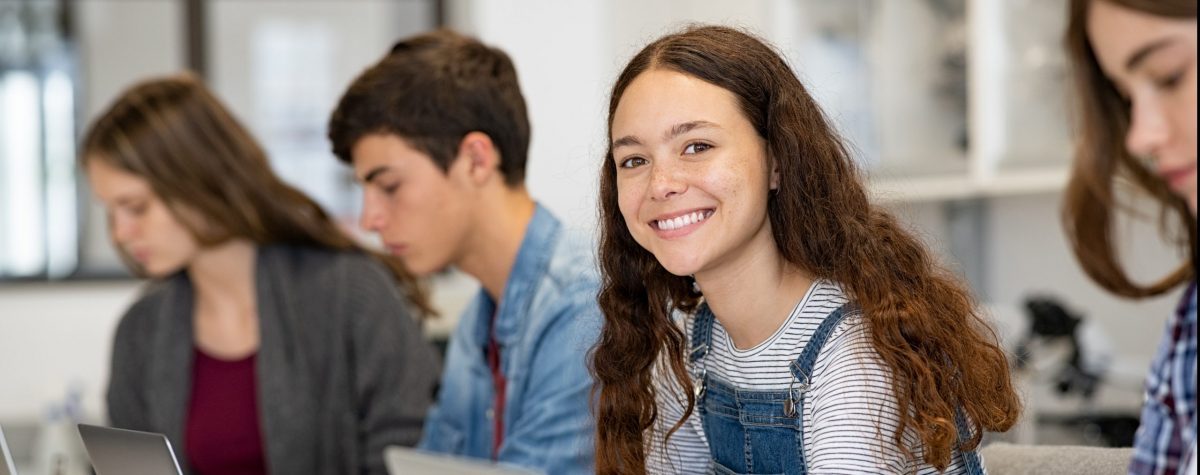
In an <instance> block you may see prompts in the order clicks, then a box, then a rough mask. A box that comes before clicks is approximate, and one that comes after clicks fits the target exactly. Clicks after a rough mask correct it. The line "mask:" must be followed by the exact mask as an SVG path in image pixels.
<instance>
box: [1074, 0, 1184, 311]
mask: <svg viewBox="0 0 1200 475" xmlns="http://www.w3.org/2000/svg"><path fill="white" fill-rule="evenodd" d="M1097 1H1107V2H1109V3H1112V4H1115V5H1119V6H1121V7H1124V8H1128V9H1131V10H1136V11H1139V12H1144V13H1149V14H1151V15H1156V16H1161V17H1167V18H1191V19H1192V20H1195V19H1196V0H1071V3H1070V6H1069V8H1070V11H1069V12H1068V18H1069V24H1068V26H1067V33H1066V47H1067V52H1068V55H1069V56H1070V60H1071V66H1072V76H1073V77H1074V86H1075V91H1076V93H1075V104H1074V110H1075V117H1074V118H1075V121H1076V124H1077V125H1076V128H1077V129H1078V133H1077V134H1076V136H1077V141H1076V149H1075V163H1074V166H1073V169H1072V172H1071V179H1070V182H1069V183H1068V185H1067V190H1066V195H1065V198H1064V200H1063V210H1062V219H1063V226H1064V228H1065V229H1066V235H1067V239H1068V241H1070V243H1071V248H1072V250H1074V252H1075V256H1076V257H1077V258H1078V259H1079V263H1080V265H1082V266H1083V269H1084V271H1085V272H1087V274H1088V276H1090V277H1091V278H1092V280H1094V281H1096V283H1097V284H1099V285H1100V286H1101V287H1103V288H1105V289H1106V290H1108V291H1110V292H1112V293H1114V294H1117V295H1121V296H1124V297H1131V298H1142V297H1149V296H1154V295H1160V294H1163V293H1165V292H1168V291H1170V290H1171V289H1173V288H1175V287H1176V286H1178V285H1180V284H1182V283H1185V282H1188V281H1190V280H1191V279H1193V278H1194V277H1195V275H1196V269H1195V267H1196V217H1195V216H1193V215H1192V212H1191V210H1190V208H1189V207H1188V204H1187V202H1186V201H1185V200H1184V199H1183V198H1181V197H1179V195H1176V194H1175V193H1173V192H1172V191H1171V189H1170V187H1169V186H1168V185H1167V184H1166V183H1165V182H1164V181H1163V180H1162V179H1161V178H1159V177H1158V175H1156V174H1155V173H1154V171H1153V170H1150V169H1149V168H1147V167H1146V165H1145V164H1143V163H1142V161H1141V160H1139V159H1137V158H1136V157H1134V156H1133V155H1132V154H1130V153H1129V151H1128V150H1127V149H1126V148H1125V142H1124V141H1125V137H1126V136H1127V135H1128V133H1129V125H1130V110H1129V109H1130V105H1129V103H1128V102H1127V101H1126V100H1125V99H1124V98H1123V97H1122V96H1121V94H1120V92H1119V91H1118V90H1117V88H1116V86H1115V85H1114V84H1113V83H1112V81H1111V80H1110V79H1109V78H1108V76H1107V75H1105V74H1104V70H1103V69H1101V67H1100V62H1099V61H1098V60H1097V59H1096V53H1095V51H1093V50H1092V45H1091V42H1090V41H1089V40H1088V32H1087V21H1088V13H1089V11H1090V7H1091V5H1092V4H1094V3H1095V2H1097ZM1122 181H1126V182H1129V183H1132V184H1133V185H1134V186H1136V187H1137V189H1140V190H1142V191H1144V192H1145V193H1147V194H1148V195H1149V196H1150V197H1151V198H1153V199H1154V200H1155V201H1157V202H1158V203H1159V205H1160V206H1161V211H1160V213H1159V229H1160V231H1161V232H1162V234H1163V236H1164V237H1165V238H1166V239H1167V240H1168V241H1170V242H1172V243H1173V244H1175V245H1177V246H1178V247H1179V248H1180V250H1181V251H1182V252H1183V253H1184V254H1186V255H1187V256H1188V257H1189V260H1188V261H1187V262H1185V263H1183V265H1181V266H1180V267H1179V268H1178V269H1176V270H1175V271H1174V272H1171V273H1170V274H1168V275H1166V276H1164V277H1162V278H1160V279H1158V280H1157V281H1154V282H1151V283H1149V284H1139V283H1136V282H1134V281H1133V280H1132V279H1131V278H1130V277H1129V274H1128V273H1127V272H1126V271H1125V268H1124V266H1123V265H1122V264H1121V262H1120V258H1119V257H1120V256H1119V255H1118V253H1117V249H1116V236H1115V234H1116V232H1115V229H1114V221H1115V218H1116V213H1117V212H1118V211H1119V210H1121V209H1122V208H1123V207H1125V205H1124V204H1123V203H1120V202H1119V200H1118V193H1119V190H1118V189H1117V185H1118V184H1120V183H1121V182H1122Z"/></svg>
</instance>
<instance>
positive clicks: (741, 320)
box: [695, 225, 813, 348]
mask: <svg viewBox="0 0 1200 475" xmlns="http://www.w3.org/2000/svg"><path fill="white" fill-rule="evenodd" d="M764 229H765V231H764V232H760V233H759V234H758V235H756V237H755V238H753V240H752V242H751V244H750V245H748V246H744V247H743V248H742V250H741V251H739V252H737V254H736V255H734V256H731V258H730V259H727V262H724V263H721V264H719V265H718V266H717V267H714V268H712V269H706V270H704V271H703V272H699V273H697V274H696V276H695V277H696V283H697V284H699V285H700V291H701V292H703V293H704V301H705V302H706V303H708V306H709V309H711V310H712V312H713V315H715V316H716V317H717V320H719V321H720V322H721V326H723V327H725V331H726V332H728V333H729V336H730V338H732V339H733V344H734V345H735V346H737V347H738V348H752V347H754V346H756V345H758V344H759V343H762V342H763V341H765V340H766V339H767V338H770V337H771V335H773V334H775V332H776V331H777V330H778V329H779V327H780V325H782V324H783V323H784V322H785V321H787V319H788V316H789V315H790V314H791V310H792V308H793V307H794V306H795V304H796V301H797V300H799V299H800V298H801V297H803V296H804V294H805V292H807V291H808V289H809V287H811V286H812V283H813V277H812V276H811V275H810V274H809V273H808V272H805V271H803V270H801V269H799V268H798V267H796V266H795V265H793V264H791V263H790V262H788V261H787V260H785V259H784V258H783V256H782V255H780V253H779V249H778V248H777V247H775V240H774V238H773V237H772V236H771V232H770V226H769V225H767V226H765V227H764Z"/></svg>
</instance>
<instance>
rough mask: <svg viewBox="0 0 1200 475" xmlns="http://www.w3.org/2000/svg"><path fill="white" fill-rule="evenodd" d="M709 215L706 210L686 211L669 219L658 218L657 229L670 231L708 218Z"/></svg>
mask: <svg viewBox="0 0 1200 475" xmlns="http://www.w3.org/2000/svg"><path fill="white" fill-rule="evenodd" d="M709 216H710V214H709V212H708V211H696V212H694V213H688V214H685V215H683V216H676V217H674V218H671V219H663V220H659V221H657V222H656V223H657V224H658V229H661V230H663V231H671V230H675V229H679V228H682V227H684V226H690V225H693V224H696V223H699V222H701V221H704V220H705V219H708V217H709Z"/></svg>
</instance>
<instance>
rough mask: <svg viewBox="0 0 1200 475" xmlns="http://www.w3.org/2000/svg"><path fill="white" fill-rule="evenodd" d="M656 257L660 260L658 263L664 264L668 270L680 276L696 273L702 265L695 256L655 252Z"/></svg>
mask: <svg viewBox="0 0 1200 475" xmlns="http://www.w3.org/2000/svg"><path fill="white" fill-rule="evenodd" d="M654 258H655V259H657V260H658V264H659V265H661V266H663V268H664V269H666V270H667V272H670V273H671V274H674V275H677V276H680V277H684V276H689V275H692V274H695V273H696V272H697V271H699V270H700V267H701V266H700V262H699V260H698V259H696V258H695V257H693V256H676V255H659V254H655V255H654Z"/></svg>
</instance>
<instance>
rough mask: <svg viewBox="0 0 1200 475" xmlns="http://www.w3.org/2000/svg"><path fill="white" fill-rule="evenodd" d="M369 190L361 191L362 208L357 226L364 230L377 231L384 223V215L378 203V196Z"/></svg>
mask: <svg viewBox="0 0 1200 475" xmlns="http://www.w3.org/2000/svg"><path fill="white" fill-rule="evenodd" d="M375 195H376V194H375V193H371V192H370V191H367V192H364V193H363V209H362V216H360V217H359V219H358V226H359V227H360V228H362V229H364V230H366V231H371V232H376V233H377V232H379V231H381V230H382V229H383V225H384V224H385V220H384V218H385V215H384V213H383V210H382V209H381V208H382V206H381V204H380V203H379V197H377V196H375Z"/></svg>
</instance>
